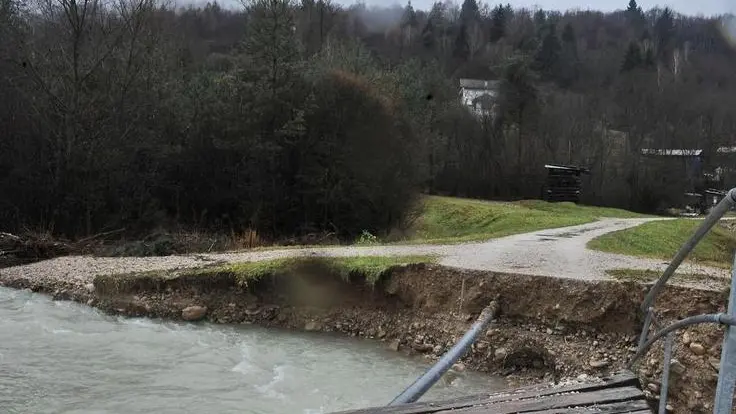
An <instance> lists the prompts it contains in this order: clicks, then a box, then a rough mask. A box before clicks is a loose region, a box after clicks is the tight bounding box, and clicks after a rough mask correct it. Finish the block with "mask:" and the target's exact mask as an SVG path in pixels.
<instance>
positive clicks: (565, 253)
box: [0, 218, 728, 284]
mask: <svg viewBox="0 0 736 414" xmlns="http://www.w3.org/2000/svg"><path fill="white" fill-rule="evenodd" d="M651 220H661V219H656V218H655V219H602V220H599V221H596V222H594V223H588V224H583V225H579V226H571V227H563V228H558V229H551V230H541V231H536V232H532V233H525V234H518V235H514V236H509V237H502V238H498V239H492V240H489V241H486V242H476V243H465V244H455V245H388V246H367V247H359V246H343V247H325V248H304V249H281V250H268V251H267V250H259V251H245V252H231V253H212V254H191V255H181V256H164V257H119V258H111V257H91V256H67V257H59V258H56V259H51V260H46V261H42V262H38V263H33V264H29V265H24V266H15V267H9V268H6V269H0V280H6V281H7V280H12V279H26V280H34V279H38V280H40V279H46V280H48V279H49V278H52V279H57V280H60V281H61V280H64V281H67V282H73V283H75V284H77V283H79V284H86V283H89V282H91V281H92V279H93V278H94V276H95V275H97V274H115V273H126V272H140V271H148V270H164V269H184V268H192V267H199V266H203V265H206V264H211V263H217V262H221V263H232V262H248V261H259V260H269V259H278V258H287V257H297V256H314V257H319V256H327V257H341V256H343V257H344V256H376V255H381V256H400V255H436V256H439V257H440V263H441V264H443V265H446V266H452V267H459V268H465V269H475V270H492V271H501V272H512V273H519V274H529V275H539V276H552V277H564V278H574V279H589V280H596V279H606V278H608V276H607V274H606V270H608V269H616V268H627V269H653V270H664V268H665V267H667V262H666V261H663V260H653V259H643V258H636V257H630V256H624V255H618V254H610V253H603V252H597V251H592V250H588V249H586V247H585V245H586V243H587V242H588V241H590V240H592V239H594V238H595V237H598V236H600V235H603V234H606V233H610V232H613V231H617V230H623V229H626V228H630V227H634V226H637V225H639V224H642V223H645V222H647V221H651ZM680 271H683V272H693V273H707V274H711V275H713V276H720V277H728V271H727V270H723V269H716V268H710V267H705V266H699V265H694V264H690V263H686V264H683V265H682V266H681V267H680Z"/></svg>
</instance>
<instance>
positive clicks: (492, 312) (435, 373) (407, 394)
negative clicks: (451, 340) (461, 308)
mask: <svg viewBox="0 0 736 414" xmlns="http://www.w3.org/2000/svg"><path fill="white" fill-rule="evenodd" d="M498 310H499V305H498V300H497V299H496V300H494V301H492V302H491V303H490V304H489V305H488V306H487V307H486V308H485V309H483V312H481V314H480V316H478V319H477V320H476V321H475V323H473V326H471V327H470V329H469V330H468V331H467V332H466V333H465V335H463V337H462V338H460V340H459V341H458V342H457V343H456V344H455V346H453V347H452V349H450V350H449V351H447V352H446V353H445V355H443V356H442V358H440V360H439V361H437V363H436V364H434V365H433V366H432V367H431V368H430V369H428V370H427V372H425V373H424V375H422V376H421V377H419V378H418V379H417V380H416V381H414V383H413V384H411V385H410V386H409V387H407V388H406V389H405V390H404V391H403V392H402V393H401V394H399V395H398V396H397V397H396V398H394V399H393V401H391V402H390V403H389V404H388V405H389V406H391V405H399V404H408V403H413V402H415V401H417V400H418V399H419V398H421V396H422V395H424V393H426V392H427V391H428V390H429V389H430V388H432V386H433V385H434V384H435V383H436V382H437V381H438V380H439V379H440V378H442V375H443V374H444V373H445V372H447V370H449V369H450V367H452V364H454V363H455V362H456V361H457V360H458V359H460V357H462V356H463V355H464V354H465V352H466V351H467V350H468V348H470V346H471V345H472V344H473V343H474V342H475V340H476V339H477V338H478V336H479V335H480V334H481V333H482V332H485V330H486V328H487V327H488V325H489V324H490V323H491V321H492V320H493V318H494V317H495V316H496V315H497V314H498Z"/></svg>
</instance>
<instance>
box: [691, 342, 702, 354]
mask: <svg viewBox="0 0 736 414" xmlns="http://www.w3.org/2000/svg"><path fill="white" fill-rule="evenodd" d="M690 350H691V351H693V354H695V355H704V354H705V347H704V346H703V345H701V344H699V343H697V342H692V343H690Z"/></svg>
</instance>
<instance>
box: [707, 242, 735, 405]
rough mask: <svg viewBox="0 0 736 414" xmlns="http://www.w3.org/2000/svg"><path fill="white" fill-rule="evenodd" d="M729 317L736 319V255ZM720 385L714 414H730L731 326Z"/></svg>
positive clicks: (725, 339)
mask: <svg viewBox="0 0 736 414" xmlns="http://www.w3.org/2000/svg"><path fill="white" fill-rule="evenodd" d="M727 312H728V314H729V316H731V317H732V318H734V317H736V255H735V256H734V262H733V267H732V268H731V292H730V293H729V298H728V310H727ZM718 368H719V369H718V384H717V385H716V397H715V401H714V402H713V413H714V414H730V413H731V408H732V405H733V390H734V388H736V327H734V326H729V327H728V329H726V333H725V334H724V335H723V348H722V349H721V365H720V366H719V367H718Z"/></svg>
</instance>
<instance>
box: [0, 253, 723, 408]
mask: <svg viewBox="0 0 736 414" xmlns="http://www.w3.org/2000/svg"><path fill="white" fill-rule="evenodd" d="M53 280H54V281H53V283H51V282H50V283H45V282H44V281H43V280H40V281H39V280H37V279H35V280H33V281H30V280H26V279H24V278H14V279H9V278H4V279H0V283H2V284H3V285H6V286H9V287H15V288H28V289H31V290H33V291H37V292H44V293H48V294H51V295H53V296H54V297H55V298H56V299H62V300H76V301H79V302H83V303H87V304H88V305H91V306H95V307H98V308H100V309H103V310H105V311H108V312H112V313H118V314H124V315H129V316H148V317H162V318H169V319H184V320H192V321H194V320H202V319H206V320H209V321H212V322H215V323H254V324H258V325H261V326H266V327H270V326H273V327H283V328H292V329H303V330H310V331H325V332H342V333H344V334H347V335H351V336H358V337H364V338H372V339H375V340H380V341H384V342H386V344H387V346H389V347H391V348H392V349H395V350H397V351H399V352H406V353H410V354H423V355H425V357H426V358H428V359H436V358H438V357H439V356H440V355H442V354H443V353H444V352H445V351H446V350H448V349H449V348H450V347H451V346H452V345H453V344H454V343H455V341H456V340H457V339H459V338H460V336H462V334H463V333H464V332H465V330H466V329H467V328H468V327H469V326H470V324H471V323H472V322H473V321H474V319H475V317H476V316H477V315H478V313H479V312H480V310H481V309H482V308H483V307H485V306H486V305H487V304H488V303H489V302H490V301H491V300H493V299H494V298H495V297H496V296H498V297H499V301H500V304H501V316H500V317H499V318H498V320H497V321H496V323H495V324H494V325H493V326H492V327H491V328H490V329H489V330H488V331H487V332H486V334H485V337H483V338H481V339H480V340H479V341H478V342H477V343H476V344H475V345H474V346H473V348H472V350H471V351H470V352H469V353H468V354H467V355H466V356H465V357H464V358H463V360H462V363H461V364H458V365H457V366H456V367H455V369H456V370H462V369H466V368H467V369H473V370H478V371H483V372H488V373H492V374H496V375H504V376H506V377H507V378H508V379H509V381H510V382H511V383H512V384H519V385H521V384H529V383H540V382H544V381H548V382H549V381H558V380H561V379H563V378H568V377H578V376H580V375H592V376H598V375H603V374H609V373H611V372H615V371H618V370H620V369H622V368H624V366H625V365H626V363H627V362H628V361H629V359H630V358H631V357H632V356H633V354H634V351H635V345H636V340H637V334H638V332H639V329H640V326H641V320H640V315H639V311H638V308H639V304H640V303H641V300H642V299H643V296H644V293H645V290H646V288H645V287H644V286H642V285H640V284H637V283H635V282H617V281H597V282H586V281H581V280H569V279H557V278H547V277H534V276H522V275H511V274H501V273H493V272H481V271H463V270H458V269H452V268H446V267H442V266H438V265H422V264H419V265H408V266H396V267H392V268H390V269H388V270H387V271H384V272H383V273H381V274H380V276H379V277H378V278H377V279H376V280H373V281H371V282H370V283H368V282H367V280H366V275H363V274H360V272H352V273H350V274H348V275H345V274H336V273H335V272H334V269H333V268H330V267H327V266H324V265H322V264H320V263H319V262H318V261H307V262H304V263H302V264H301V265H300V266H297V267H293V266H292V267H290V268H289V269H288V270H272V271H268V272H265V273H264V274H261V275H259V276H258V277H254V278H247V279H244V278H243V277H242V275H239V274H238V272H237V271H234V270H232V268H223V267H211V268H204V269H197V270H181V271H156V272H147V273H138V274H125V275H101V276H97V277H96V278H95V279H94V283H92V284H90V283H88V284H86V285H80V284H79V283H74V282H63V281H62V282H59V281H58V279H53ZM725 298H726V295H725V293H723V292H715V291H705V290H695V289H689V288H679V287H669V288H667V290H666V291H665V292H664V293H663V295H662V296H661V298H660V300H659V301H658V304H657V305H658V308H659V309H665V310H666V312H665V316H666V317H667V318H671V319H679V318H682V317H685V316H689V315H694V314H699V313H710V312H717V311H719V310H723V309H724V305H725V303H726V302H725ZM721 339H722V331H721V330H720V329H718V328H696V329H692V330H689V331H685V335H684V337H683V336H682V335H681V337H680V338H679V340H678V346H677V347H676V350H675V358H676V359H677V361H675V363H674V364H673V369H672V371H673V377H672V385H671V389H670V399H669V403H670V405H671V406H672V408H673V412H677V413H699V412H708V411H709V408H711V405H710V404H712V400H713V390H714V386H715V375H714V374H715V372H714V370H713V365H714V363H715V362H716V361H714V359H715V358H718V357H719V355H720V346H721ZM692 343H695V344H697V345H695V346H693V345H692ZM661 360H662V358H661V346H660V347H659V348H655V349H654V350H653V351H652V352H651V353H650V354H649V355H648V356H647V357H646V358H645V359H644V360H643V361H642V363H641V364H639V366H638V367H637V372H638V374H639V376H640V378H641V380H642V384H643V388H644V390H645V393H647V394H648V396H649V397H650V398H651V399H652V401H653V402H654V401H655V400H656V398H657V395H658V392H659V380H660V375H661V369H662V367H661V365H662V362H661ZM715 366H716V368H717V365H715Z"/></svg>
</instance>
